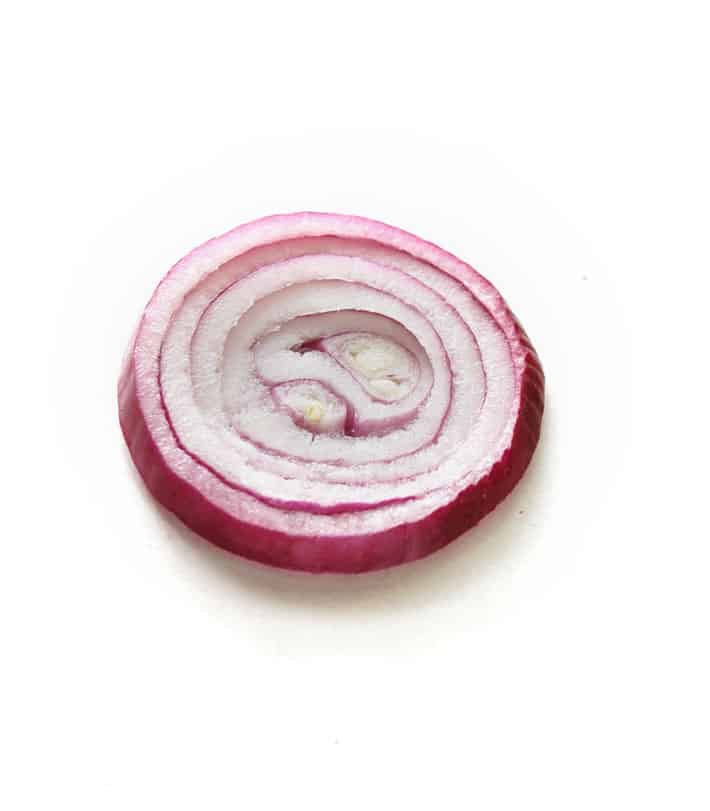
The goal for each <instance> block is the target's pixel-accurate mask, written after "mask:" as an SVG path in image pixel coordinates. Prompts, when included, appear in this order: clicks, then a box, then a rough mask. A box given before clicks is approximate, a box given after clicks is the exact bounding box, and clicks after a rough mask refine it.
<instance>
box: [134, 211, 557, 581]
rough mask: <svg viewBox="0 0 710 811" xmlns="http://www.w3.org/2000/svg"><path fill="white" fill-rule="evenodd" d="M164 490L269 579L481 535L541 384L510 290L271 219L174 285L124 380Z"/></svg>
mask: <svg viewBox="0 0 710 811" xmlns="http://www.w3.org/2000/svg"><path fill="white" fill-rule="evenodd" d="M118 391H119V416H120V421H121V426H122V429H123V433H124V436H125V439H126V443H127V444H128V447H129V450H130V453H131V455H132V457H133V460H134V462H135V464H136V466H137V468H138V470H139V471H140V473H141V475H142V476H143V478H144V480H145V482H146V484H147V486H148V488H149V490H150V491H151V492H152V493H153V495H154V496H155V498H156V499H157V500H158V501H160V502H161V503H162V504H163V505H164V506H165V507H167V508H168V509H169V510H171V511H172V512H174V513H175V514H176V515H177V516H178V517H179V518H180V519H182V521H184V523H185V524H187V525H188V526H189V527H191V528H192V529H193V530H195V531H196V532H198V533H199V534H201V535H202V536H204V537H205V538H206V539H208V540H210V541H212V542H213V543H215V544H217V545H219V546H221V547H223V548H225V549H228V550H230V551H232V552H235V553H238V554H240V555H243V556H245V557H249V558H252V559H255V560H258V561H262V562H264V563H269V564H272V565H276V566H283V567H287V568H295V569H304V570H307V571H339V572H359V571H366V570H369V569H377V568H382V567H385V566H391V565H394V564H398V563H403V562H405V561H410V560H414V559H416V558H419V557H422V556H424V555H426V554H429V553H430V552H432V551H434V550H435V549H438V548H439V547H441V546H443V545H444V544H446V543H447V542H449V541H451V540H453V539H454V538H455V537H457V536H458V535H460V534H461V533H462V532H464V531H465V530H466V529H468V528H469V527H471V526H473V525H474V524H476V523H477V522H478V521H479V520H480V519H481V518H482V517H483V516H484V515H485V514H486V513H488V512H489V511H490V510H492V509H493V507H495V506H496V504H497V503H498V502H499V501H501V499H503V498H504V497H505V496H506V495H507V494H508V493H509V492H510V490H511V489H512V488H513V487H514V485H515V484H516V482H517V481H518V480H519V478H520V477H521V476H522V474H523V472H524V470H525V468H526V467H527V464H528V462H529V461H530V458H531V456H532V453H533V450H534V448H535V446H536V444H537V440H538V437H539V433H540V423H541V419H542V409H543V392H544V378H543V374H542V369H541V367H540V363H539V360H538V358H537V355H536V353H535V351H534V349H533V348H532V346H531V344H530V342H529V340H528V338H527V336H526V335H525V332H524V331H523V330H522V328H521V327H520V325H519V323H518V322H517V320H516V319H515V317H514V316H513V314H512V313H511V312H510V310H509V309H508V308H507V306H506V304H505V302H504V301H503V299H502V298H501V296H500V294H499V293H498V292H497V291H496V290H495V288H494V287H493V286H492V285H491V284H490V283H489V282H488V281H486V280H485V279H484V278H482V277H481V276H480V275H479V274H478V273H476V272H475V271H474V270H473V269H472V268H471V267H469V266H468V265H466V264H464V263H463V262H461V261H460V260H458V259H456V258H455V257H453V256H452V255H450V254H448V253H445V252H444V251H442V250H441V249H439V248H437V247H436V246H434V245H432V244H431V243H428V242H424V241H423V240H421V239H418V238H417V237H415V236H413V235H411V234H408V233H406V232H404V231H400V230H398V229H396V228H392V227H390V226H387V225H384V224H382V223H379V222H374V221H372V220H367V219H363V218H360V217H349V216H340V215H333V214H315V213H303V214H291V215H283V216H274V217H267V218H265V219H262V220H258V221H256V222H252V223H249V224H247V225H243V226H240V227H238V228H235V229H234V230H233V231H230V232H229V233H227V234H225V235H224V236H221V237H218V238H217V239H213V240H211V241H210V242H207V243H205V244H204V245H202V246H201V247H200V248H197V249H196V250H194V251H193V252H192V253H190V254H189V255H188V256H186V257H185V258H184V259H183V260H181V261H180V262H179V263H178V264H177V265H175V267H174V268H173V269H172V270H171V271H170V272H169V273H168V274H167V276H166V277H165V278H164V279H163V281H162V282H161V283H160V285H159V286H158V288H157V290H156V291H155V293H154V295H153V297H152V299H151V301H150V303H149V304H148V307H147V308H146V310H145V312H144V314H143V317H142V319H141V321H140V324H139V326H138V329H137V331H136V334H135V337H134V339H133V341H132V344H131V347H130V350H129V352H128V354H127V356H126V360H125V362H124V366H123V370H122V373H121V377H120V380H119V389H118Z"/></svg>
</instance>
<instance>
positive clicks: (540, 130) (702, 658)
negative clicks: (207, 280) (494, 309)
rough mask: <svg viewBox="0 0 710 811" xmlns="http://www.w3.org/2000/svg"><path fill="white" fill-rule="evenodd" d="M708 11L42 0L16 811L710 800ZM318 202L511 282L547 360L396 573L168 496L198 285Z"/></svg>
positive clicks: (5, 403)
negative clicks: (131, 391) (136, 350)
mask: <svg viewBox="0 0 710 811" xmlns="http://www.w3.org/2000/svg"><path fill="white" fill-rule="evenodd" d="M705 13H706V10H705V4H703V3H700V2H698V3H692V2H683V1H682V0H681V1H680V2H675V3H654V2H650V3H649V2H644V3H641V2H638V3H637V2H630V0H616V2H606V1H605V0H602V2H598V3H595V4H592V5H589V4H580V3H569V2H550V0H543V2H539V3H522V2H510V1H507V2H500V3H486V4H479V3H469V4H465V3H458V2H446V0H442V2H438V3H436V4H434V5H433V6H432V7H430V8H425V7H423V6H421V5H420V4H416V3H404V2H398V1H397V2H394V1H393V2H389V3H386V2H379V3H376V2H369V0H365V1H364V2H362V1H361V2H359V3H357V4H351V5H347V6H346V5H344V4H337V3H333V2H330V3H326V2H301V3H283V4H279V3H274V2H261V3H238V2H232V3H211V2H203V3H200V4H194V3H180V2H173V3H170V4H168V3H165V4H160V3H149V2H142V3H134V2H125V3H122V4H107V3H100V2H99V3H96V2H94V3H88V2H77V0H67V2H64V3H47V2H39V3H34V4H32V3H30V4H23V5H22V8H21V9H20V8H18V9H16V10H13V11H11V12H9V18H7V19H6V21H5V23H4V24H3V26H2V28H3V30H2V32H1V33H0V37H1V38H2V48H1V49H0V67H1V68H2V72H1V74H0V75H2V79H1V80H0V81H2V83H3V94H2V97H3V108H4V111H5V114H6V117H5V123H4V124H3V125H2V130H1V131H0V142H1V143H2V151H1V153H0V160H1V161H2V181H1V185H2V191H1V192H0V195H1V197H0V205H1V206H2V222H3V255H2V258H3V271H2V273H3V276H2V278H3V292H4V299H3V301H4V307H3V317H2V320H1V321H0V323H1V325H2V326H1V327H0V328H1V329H2V334H3V347H4V351H3V380H4V385H3V390H4V394H3V397H2V400H1V401H0V403H1V405H0V408H2V416H3V425H4V427H5V431H4V432H3V442H2V445H3V455H2V460H3V464H2V468H1V469H2V476H3V482H4V488H3V494H4V498H3V516H4V525H3V533H2V534H3V541H2V547H1V548H2V565H1V566H0V604H1V605H0V608H1V609H2V610H1V612H0V625H1V626H2V636H1V638H0V646H1V648H2V653H4V654H5V658H4V664H3V665H2V669H1V670H0V684H1V685H2V691H1V692H0V748H2V750H3V751H2V753H1V754H2V758H1V760H0V762H1V763H2V768H1V769H0V772H1V773H2V776H1V777H0V804H2V806H3V807H4V808H7V809H12V811H23V810H24V809H65V808H66V809H72V811H81V809H102V810H103V809H106V810H107V811H108V810H109V809H121V811H125V809H129V808H130V809H158V808H161V809H162V808H170V809H197V808H199V809H236V808H243V809H249V810H250V811H252V810H253V811H257V810H258V809H281V808H295V809H301V808H303V809H309V811H316V809H334V808H337V809H362V808H372V809H380V808H415V809H419V808H422V809H423V808H427V809H429V808H446V809H470V808H481V809H486V811H496V810H497V809H523V808H524V809H528V808H532V809H537V808H540V809H545V811H551V810H552V809H580V810H581V809H594V810H595V811H597V810H598V809H601V808H604V809H624V811H627V809H632V808H644V809H647V808H652V807H658V808H664V809H668V808H674V809H683V811H686V810H688V811H690V810H691V809H706V808H708V804H709V803H710V791H709V788H708V780H707V757H708V724H709V723H710V706H709V702H708V696H707V690H708V679H709V677H710V669H709V667H708V659H707V656H708V651H707V648H708V645H707V639H708V627H707V624H708V620H707V618H708V616H709V615H710V612H709V609H710V598H709V597H708V586H707V581H708V567H709V565H710V554H709V552H708V538H709V536H710V533H708V530H707V523H708V522H707V510H706V501H707V497H706V494H705V490H706V486H707V481H708V473H707V465H706V462H705V459H706V457H707V451H708V444H707V438H708V437H707V409H708V399H707V395H708V384H707V365H708V362H707V347H708V339H707V334H706V330H705V322H706V320H707V315H706V293H707V273H708V270H709V269H710V262H709V260H710V250H709V249H708V239H707V236H708V221H709V219H708V218H709V215H710V205H709V202H708V201H709V199H710V197H709V192H708V188H709V187H710V162H709V160H708V143H709V142H710V126H709V121H708V103H707V84H708V82H707V80H708V71H710V59H709V58H708V49H707V30H708V29H707V22H708V21H707V19H705ZM302 209H312V210H323V211H338V212H344V213H356V214H362V215H365V216H369V217H372V218H376V219H382V220H385V221H387V222H390V223H392V224H394V225H397V226H400V227H402V228H405V229H407V230H410V231H413V232H415V233H417V234H418V235H420V236H422V237H424V238H427V239H430V240H432V241H434V242H437V243H439V244H441V245H442V246H443V247H445V248H447V249H448V250H451V251H452V252H454V253H457V254H458V255H460V256H461V257H462V258H463V259H465V260H467V261H469V262H471V263H472V264H474V265H475V266H476V267H477V268H478V269H479V270H480V271H481V272H482V273H483V274H484V275H486V276H488V277H489V278H490V279H491V280H492V281H493V282H494V283H495V284H496V285H497V286H498V287H499V289H500V290H501V292H502V293H503V294H504V296H506V298H507V299H508V301H509V303H510V305H511V307H512V308H513V310H514V311H515V312H516V313H517V314H518V315H519V317H520V319H521V320H522V322H523V324H524V325H525V327H526V329H527V330H528V332H529V334H530V336H531V338H532V340H533V342H534V343H535V345H536V347H537V349H538V351H539V353H540V355H541V357H542V360H543V364H544V366H545V371H546V374H547V406H546V416H545V421H544V426H543V437H542V441H541V445H540V447H539V449H538V452H537V454H536V457H535V460H534V463H533V465H532V467H531V468H530V470H529V472H528V474H527V475H526V477H525V479H524V481H523V483H522V484H521V485H520V487H519V488H518V489H517V490H516V491H515V493H514V494H513V495H512V496H511V497H510V498H509V499H508V500H507V501H506V502H505V503H504V504H503V505H501V506H500V507H499V508H498V509H497V510H496V512H495V513H494V514H493V515H492V516H490V517H489V518H487V519H486V520H485V521H484V522H483V523H482V524H481V525H480V526H479V527H478V528H476V529H475V530H474V531H472V532H471V533H469V534H468V535H467V536H465V537H464V538H462V539H460V540H459V541H457V542H455V543H453V544H451V545H450V546H449V547H447V548H446V549H445V550H443V551H441V552H440V553H438V554H436V555H434V556H433V557H431V558H428V559H425V560H423V561H420V562H418V563H415V564H412V565H409V566H406V567H400V568H398V569H393V570H389V571H386V572H381V573H376V574H371V575H365V576H357V577H351V578H348V577H334V576H323V577H312V576H304V575H299V574H289V573H284V572H279V571H275V570H270V569H267V568H263V567H260V566H257V565H254V564H251V563H248V562H245V561H242V560H240V559H237V558H234V557H230V556H228V555H226V554H224V553H222V552H220V551H218V550H215V549H212V548H211V547H209V546H208V545H207V544H205V543H204V542H202V541H201V540H200V539H198V538H197V537H195V536H194V535H192V534H191V533H189V532H188V531H186V530H184V529H183V528H182V527H181V526H180V525H179V524H178V523H177V522H176V521H175V520H174V519H172V518H171V517H170V516H169V515H167V514H166V513H165V512H164V511H162V510H161V509H159V508H157V507H156V506H154V504H153V503H152V501H151V499H150V498H149V497H148V496H147V494H146V492H145V490H144V488H143V487H142V484H141V482H140V480H139V479H138V478H137V476H136V475H135V473H134V472H133V469H132V466H131V463H130V460H129V458H128V456H127V453H126V452H125V450H124V447H123V442H122V440H121V437H120V432H119V429H118V423H117V417H116V406H115V382H116V376H117V372H118V367H119V362H120V358H121V355H122V352H123V350H124V348H125V345H126V342H127V340H128V338H129V335H130V333H131V330H132V328H133V325H134V323H135V321H136V319H137V317H138V315H139V313H140V310H141V308H142V306H143V305H144V304H145V303H146V301H147V299H148V297H149V295H150V293H151V291H152V289H153V287H154V286H155V284H156V283H157V281H158V280H159V278H160V277H161V276H162V274H163V273H164V272H165V271H166V270H167V269H168V268H169V266H170V265H172V264H173V262H175V261H176V260H177V259H179V258H180V257H181V256H182V255H183V254H184V253H186V252H187V251H188V250H189V249H191V248H192V247H194V246H195V245H197V244H199V243H201V242H202V241H204V240H205V239H207V238H208V237H210V236H213V235H216V234H218V233H221V232H223V231H225V230H227V229H229V228H230V227H232V226H234V225H236V224H238V223H240V222H243V221H245V220H248V219H251V218H254V217H257V216H261V215H264V214H268V213H275V212H284V211H295V210H302Z"/></svg>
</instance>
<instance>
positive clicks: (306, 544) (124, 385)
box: [118, 212, 545, 573]
mask: <svg viewBox="0 0 710 811" xmlns="http://www.w3.org/2000/svg"><path fill="white" fill-rule="evenodd" d="M301 222H303V232H302V234H303V236H313V235H318V234H321V235H326V234H327V235H335V236H338V235H340V233H341V231H342V235H343V236H346V237H347V238H353V234H354V229H355V236H356V237H357V236H358V235H359V236H361V237H362V238H365V239H373V238H376V239H377V241H379V242H382V243H383V244H386V245H390V246H392V247H396V248H398V249H400V250H405V251H409V252H411V253H414V254H416V255H419V256H421V257H424V258H425V260H426V261H428V262H429V263H430V264H433V265H438V264H439V261H442V262H445V263H446V264H447V265H448V266H451V265H452V263H454V264H455V265H456V266H457V267H458V268H461V269H462V270H463V271H464V272H465V273H466V275H467V277H468V282H467V283H468V286H469V287H471V288H472V290H473V293H474V295H477V296H478V294H479V293H481V292H484V293H485V294H486V296H487V297H488V298H489V299H490V298H491V295H493V296H494V299H495V307H494V310H495V312H494V313H493V312H491V318H492V319H493V320H494V321H496V322H497V323H498V325H499V326H500V328H501V329H502V330H503V332H504V333H505V335H506V338H507V340H508V343H509V346H510V349H511V356H512V358H513V362H514V365H515V374H516V383H517V387H516V405H517V415H516V417H515V423H514V428H513V432H512V438H511V441H510V443H509V445H508V447H507V448H506V449H505V450H504V451H503V453H502V454H501V456H500V457H499V458H498V460H497V461H496V462H495V463H494V464H493V465H492V466H491V467H490V468H489V470H488V472H487V473H486V474H485V475H484V476H483V477H482V478H480V479H479V480H478V481H477V482H476V483H475V484H473V485H471V486H470V487H468V488H467V489H465V490H463V491H462V492H461V493H459V495H458V496H457V497H456V498H455V499H454V500H453V501H451V502H449V503H448V504H445V505H443V506H442V507H440V508H438V509H437V510H435V511H433V512H431V513H430V514H428V515H427V516H425V517H424V518H423V519H421V520H418V521H416V522H412V523H403V524H399V525H397V526H394V527H390V528H388V529H385V530H382V531H379V532H374V533H369V534H361V535H351V536H340V535H339V536H332V537H328V536H323V535H320V536H315V537H314V536H307V535H297V534H292V533H289V532H285V531H281V530H279V529H278V528H276V527H265V526H259V525H256V524H254V523H250V522H247V521H244V520H242V519H240V518H239V517H237V516H235V515H231V514H229V513H228V512H226V511H225V510H224V509H222V507H220V506H218V505H216V504H215V503H213V502H211V501H210V500H208V499H207V498H206V497H205V496H204V495H203V494H202V493H201V492H200V491H199V490H198V489H197V488H196V487H195V486H194V484H193V483H191V481H190V480H189V477H182V476H180V475H178V473H177V472H176V471H175V470H173V469H172V468H171V467H170V465H169V464H168V462H167V461H166V459H165V458H164V457H163V455H162V453H161V451H160V450H159V448H158V446H157V445H156V443H155V441H154V439H153V436H152V433H151V429H150V426H149V425H148V423H147V420H146V417H145V413H144V409H143V407H142V406H141V392H140V386H139V384H138V383H137V380H136V374H135V371H136V370H135V348H136V346H137V345H138V344H139V342H140V340H141V330H142V327H143V324H144V320H145V317H144V319H143V320H142V321H141V324H139V327H138V329H137V331H136V335H135V337H134V340H133V342H132V344H131V347H130V349H129V352H128V353H127V355H126V358H125V360H124V364H123V368H122V371H121V375H120V378H119V382H118V406H119V419H120V423H121V428H122V431H123V435H124V437H125V440H126V444H127V445H128V449H129V451H130V454H131V456H132V458H133V461H134V463H135V465H136V467H137V469H138V471H139V472H140V474H141V476H142V477H143V479H144V481H145V483H146V486H147V487H148V490H149V491H150V492H151V493H152V494H153V496H154V497H155V498H156V499H157V500H158V501H159V502H160V503H161V504H162V505H163V506H164V507H166V508H167V509H168V510H170V511H171V512H173V513H175V515H177V516H178V518H180V519H181V520H182V521H183V522H184V523H185V524H186V525H187V526H188V527H190V529H192V530H194V531H195V532H197V533H198V534H199V535H202V536H203V537H204V538H205V539H207V540H208V541H211V542H212V543H214V544H216V545H217V546H220V547H222V548H223V549H226V550H228V551H230V552H233V553H236V554H238V555H242V556H243V557H246V558H250V559H252V560H256V561H260V562H261V563H266V564H269V565H272V566H279V567H283V568H287V569H300V570H304V571H310V572H344V573H355V572H365V571H370V570H374V569H381V568H385V567H388V566H394V565H397V564H400V563H405V562H408V561H412V560H416V559H418V558H421V557H424V556H425V555H428V554H431V553H432V552H434V551H436V550H437V549H440V548H441V547H442V546H445V545H446V544H447V543H449V542H450V541H452V540H454V539H455V538H457V537H458V536H459V535H461V534H462V533H463V532H465V531H466V530H468V529H470V528H471V527H473V526H474V525H475V524H477V523H478V522H479V521H480V520H481V519H482V518H483V517H484V516H485V515H487V514H488V513H489V512H490V511H491V510H493V508H494V507H496V505H497V504H499V503H500V502H501V501H502V500H503V499H504V498H505V497H506V496H507V495H508V493H510V491H511V490H512V489H513V488H514V487H515V485H516V484H517V482H518V481H519V480H520V478H521V476H522V475H523V473H524V472H525V469H526V468H527V466H528V464H529V462H530V459H531V457H532V454H533V451H534V450H535V447H536V445H537V442H538V439H539V436H540V426H541V422H542V412H543V406H544V385H545V379H544V374H543V371H542V367H541V365H540V360H539V358H538V356H537V353H536V352H535V350H534V348H533V346H532V344H531V343H530V340H529V339H528V337H527V335H526V334H525V331H524V330H523V328H522V326H521V325H520V323H519V322H518V320H517V319H516V318H515V316H514V315H513V313H512V312H511V311H510V309H509V308H508V307H507V305H506V304H505V302H504V301H503V299H502V298H501V296H500V294H498V293H497V291H495V288H493V286H492V285H491V284H490V282H488V281H487V280H486V279H484V278H483V277H482V276H480V274H478V273H477V272H476V271H474V270H473V269H472V268H471V267H470V266H469V265H465V264H464V263H463V262H461V261H460V260H458V259H456V258H455V257H453V256H452V255H451V254H449V253H447V252H445V251H443V250H442V249H440V248H438V247H437V246H435V245H433V244H432V243H429V242H426V241H424V240H421V239H419V238H418V237H416V236H414V235H412V234H409V233H407V232H405V231H401V230H400V229H397V228H393V227H391V226H388V225H385V224H383V223H379V222H376V221H373V220H368V219H365V218H361V217H352V216H345V215H337V214H318V213H311V212H304V213H300V214H287V215H275V216H272V217H266V218H263V219H262V220H257V221H255V222H252V223H247V224H246V225H242V226H239V227H238V228H236V229H234V230H233V231H230V232H228V233H227V234H224V235H222V236H221V237H217V238H216V240H210V241H209V242H208V243H205V245H203V246H200V248H197V249H196V250H195V251H193V252H192V253H191V254H189V255H188V257H185V259H183V260H181V262H179V263H178V264H177V265H176V266H175V267H174V268H173V269H172V270H171V271H170V272H169V274H168V276H166V279H167V278H169V277H170V276H171V275H172V274H174V273H178V272H180V269H181V267H182V266H183V263H185V262H186V260H188V259H189V257H191V256H193V255H194V254H196V253H198V252H200V251H202V250H203V249H204V248H205V247H206V246H207V245H211V244H214V243H215V242H216V241H219V240H223V239H227V238H229V237H230V236H233V235H234V234H236V233H237V232H239V231H241V230H244V229H258V228H259V227H261V226H262V225H268V226H271V227H273V226H274V225H275V224H278V223H284V224H285V225H288V227H289V229H290V230H289V234H288V238H293V236H294V230H293V228H294V225H296V226H298V225H299V224H300V223H301ZM314 222H315V223H316V224H317V227H314ZM358 230H361V232H362V233H361V234H357V231H358ZM374 235H376V236H374ZM437 260H439V261H437ZM471 280H473V282H474V284H471ZM164 281H165V280H164ZM150 307H151V305H150V304H149V305H148V307H147V308H146V313H147V312H148V311H149V310H150ZM488 309H489V312H490V311H491V307H490V306H489V307H488Z"/></svg>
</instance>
